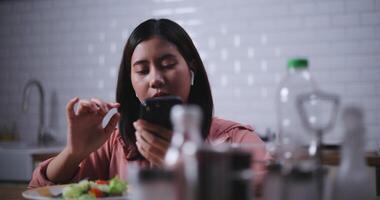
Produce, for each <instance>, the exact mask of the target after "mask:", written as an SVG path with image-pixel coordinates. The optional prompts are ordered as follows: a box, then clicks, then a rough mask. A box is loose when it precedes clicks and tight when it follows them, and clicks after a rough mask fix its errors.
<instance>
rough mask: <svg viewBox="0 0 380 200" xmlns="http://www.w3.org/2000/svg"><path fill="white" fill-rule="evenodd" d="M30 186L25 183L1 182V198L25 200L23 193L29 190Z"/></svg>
mask: <svg viewBox="0 0 380 200" xmlns="http://www.w3.org/2000/svg"><path fill="white" fill-rule="evenodd" d="M27 187H28V184H27V183H24V182H8V183H6V182H0V198H1V199H6V200H19V199H24V198H23V197H22V195H21V193H22V192H24V191H25V190H27Z"/></svg>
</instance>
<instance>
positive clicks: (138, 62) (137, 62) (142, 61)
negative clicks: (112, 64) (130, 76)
mask: <svg viewBox="0 0 380 200" xmlns="http://www.w3.org/2000/svg"><path fill="white" fill-rule="evenodd" d="M146 63H148V61H147V60H138V61H136V62H135V63H133V65H132V66H136V65H140V64H141V65H143V64H146Z"/></svg>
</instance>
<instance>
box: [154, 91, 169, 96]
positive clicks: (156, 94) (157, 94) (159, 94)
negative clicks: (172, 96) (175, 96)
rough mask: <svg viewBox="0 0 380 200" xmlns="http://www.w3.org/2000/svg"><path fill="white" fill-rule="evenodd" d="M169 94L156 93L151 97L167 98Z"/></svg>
mask: <svg viewBox="0 0 380 200" xmlns="http://www.w3.org/2000/svg"><path fill="white" fill-rule="evenodd" d="M168 95H169V93H166V92H157V93H155V94H154V95H153V97H162V96H168Z"/></svg>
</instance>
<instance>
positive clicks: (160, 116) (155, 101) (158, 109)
mask: <svg viewBox="0 0 380 200" xmlns="http://www.w3.org/2000/svg"><path fill="white" fill-rule="evenodd" d="M177 104H182V101H181V99H180V98H179V97H177V96H162V97H155V98H149V99H146V100H145V101H144V102H143V103H142V104H141V106H140V118H141V119H144V120H146V121H148V122H150V123H153V124H157V125H160V126H163V127H165V128H167V129H170V130H172V124H171V121H170V111H171V109H172V107H173V106H175V105H177Z"/></svg>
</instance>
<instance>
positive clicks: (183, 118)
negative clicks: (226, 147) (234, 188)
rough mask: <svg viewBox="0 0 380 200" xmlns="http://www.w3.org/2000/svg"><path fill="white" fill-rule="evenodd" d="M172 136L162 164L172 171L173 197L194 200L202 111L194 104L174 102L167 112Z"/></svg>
mask: <svg viewBox="0 0 380 200" xmlns="http://www.w3.org/2000/svg"><path fill="white" fill-rule="evenodd" d="M171 121H172V124H173V137H172V140H171V144H170V146H169V148H168V151H167V153H166V155H165V165H166V167H167V168H168V169H170V170H173V171H174V174H175V175H174V176H175V178H174V179H175V180H174V184H175V187H176V191H177V195H176V196H177V199H181V200H195V199H197V195H198V188H197V187H198V162H197V152H198V150H199V148H200V147H201V145H202V139H201V131H200V127H201V121H202V112H201V109H200V108H199V107H198V106H195V105H176V106H174V107H173V108H172V111H171Z"/></svg>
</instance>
